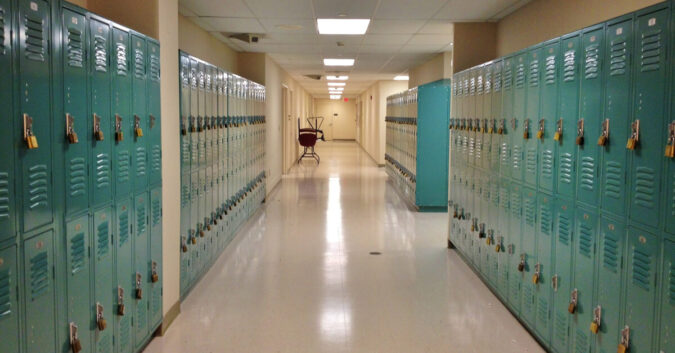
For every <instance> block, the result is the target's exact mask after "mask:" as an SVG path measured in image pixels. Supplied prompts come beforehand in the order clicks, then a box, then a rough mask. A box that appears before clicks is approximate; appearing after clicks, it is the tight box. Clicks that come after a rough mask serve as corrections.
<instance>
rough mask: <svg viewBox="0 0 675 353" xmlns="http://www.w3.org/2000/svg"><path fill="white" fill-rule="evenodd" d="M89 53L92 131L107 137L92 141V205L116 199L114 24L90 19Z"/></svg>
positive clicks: (89, 132)
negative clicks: (111, 87) (112, 97)
mask: <svg viewBox="0 0 675 353" xmlns="http://www.w3.org/2000/svg"><path fill="white" fill-rule="evenodd" d="M89 26H90V30H89V53H90V55H92V56H93V58H92V60H90V62H89V79H90V81H89V87H90V97H89V99H90V102H91V115H90V116H89V119H91V121H92V123H91V127H92V128H91V130H89V131H86V132H85V133H86V134H88V135H93V134H94V133H95V132H96V131H97V130H96V129H98V130H100V131H101V132H102V138H103V140H99V139H97V138H93V139H92V142H91V162H90V170H91V172H90V173H89V175H90V178H91V179H92V181H91V184H92V185H91V190H92V191H91V205H92V206H93V207H97V206H100V205H102V204H104V203H106V202H110V200H111V199H112V190H113V189H112V186H113V176H112V170H111V167H112V160H113V159H112V143H113V141H115V132H114V130H113V129H112V128H111V127H112V126H113V121H114V119H113V117H112V116H111V111H110V107H111V105H110V97H111V94H112V93H111V89H110V77H111V76H110V75H111V72H112V71H113V69H112V65H110V60H111V59H110V56H111V51H112V49H111V48H112V44H111V39H110V26H109V25H108V24H107V23H104V22H101V21H99V20H96V19H93V18H91V19H90V21H89Z"/></svg>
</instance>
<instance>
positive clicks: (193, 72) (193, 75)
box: [190, 69, 197, 89]
mask: <svg viewBox="0 0 675 353" xmlns="http://www.w3.org/2000/svg"><path fill="white" fill-rule="evenodd" d="M190 86H192V89H196V88H197V71H196V70H195V69H192V70H190Z"/></svg>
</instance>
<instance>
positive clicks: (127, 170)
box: [110, 28, 134, 199]
mask: <svg viewBox="0 0 675 353" xmlns="http://www.w3.org/2000/svg"><path fill="white" fill-rule="evenodd" d="M113 45H114V47H115V51H114V52H113V53H112V55H113V56H112V57H113V62H112V64H113V68H114V70H113V74H112V76H113V77H112V114H111V117H110V120H111V123H112V126H111V135H113V134H114V135H115V136H114V137H112V136H111V138H114V139H115V142H114V145H113V154H114V157H113V158H114V159H113V173H114V176H115V187H114V190H115V198H117V199H122V198H125V197H127V196H128V195H129V194H130V193H131V187H132V175H131V173H132V171H131V148H132V145H133V139H134V135H133V133H134V131H133V120H134V119H133V118H134V117H133V115H131V75H130V73H129V56H130V52H131V50H130V49H129V45H130V38H129V32H127V31H125V30H122V29H119V28H114V29H113Z"/></svg>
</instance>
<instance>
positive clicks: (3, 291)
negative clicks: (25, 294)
mask: <svg viewBox="0 0 675 353" xmlns="http://www.w3.org/2000/svg"><path fill="white" fill-rule="evenodd" d="M12 286H13V284H12V271H10V270H4V271H0V320H2V319H3V318H5V317H8V316H11V315H12V309H13V308H12Z"/></svg>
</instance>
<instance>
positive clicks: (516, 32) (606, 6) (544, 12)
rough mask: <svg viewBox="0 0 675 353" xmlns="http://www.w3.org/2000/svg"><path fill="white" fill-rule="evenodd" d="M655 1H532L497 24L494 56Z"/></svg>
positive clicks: (659, 0)
mask: <svg viewBox="0 0 675 353" xmlns="http://www.w3.org/2000/svg"><path fill="white" fill-rule="evenodd" d="M658 2H661V0H534V1H532V2H531V3H529V4H527V5H526V6H524V7H523V8H521V9H519V10H518V11H516V12H514V13H512V14H511V15H509V16H507V17H505V18H504V19H502V20H501V21H500V22H499V24H498V30H497V55H498V56H504V55H506V54H509V53H513V52H515V51H518V50H520V49H523V48H527V47H529V46H531V45H534V44H537V43H540V42H543V41H546V40H548V39H552V38H555V37H558V36H561V35H564V34H566V33H569V32H573V31H575V30H578V29H582V28H584V27H586V26H590V25H593V24H595V23H599V22H602V21H605V20H608V19H611V18H613V17H617V16H620V15H623V14H625V13H628V12H632V11H635V10H638V9H641V8H643V7H646V6H649V5H652V4H655V3H658ZM455 31H457V29H455Z"/></svg>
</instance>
